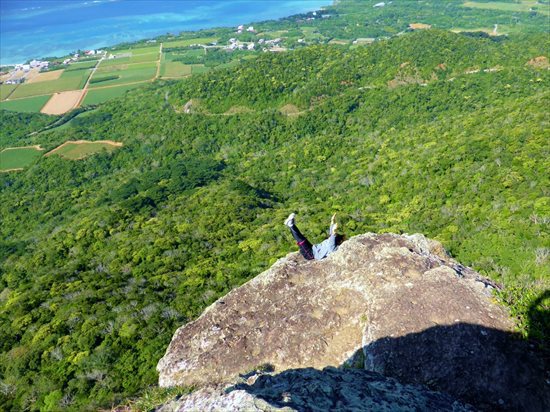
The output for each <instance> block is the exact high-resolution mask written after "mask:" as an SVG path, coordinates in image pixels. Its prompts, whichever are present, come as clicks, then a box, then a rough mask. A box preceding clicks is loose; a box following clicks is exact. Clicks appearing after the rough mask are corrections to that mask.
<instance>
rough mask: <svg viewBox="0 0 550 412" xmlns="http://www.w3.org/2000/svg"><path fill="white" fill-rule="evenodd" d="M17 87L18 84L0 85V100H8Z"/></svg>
mask: <svg viewBox="0 0 550 412" xmlns="http://www.w3.org/2000/svg"><path fill="white" fill-rule="evenodd" d="M16 87H17V84H0V100H4V99H6V98H7V97H8V96H9V95H10V94H11V92H13V91H14V90H15V88H16Z"/></svg>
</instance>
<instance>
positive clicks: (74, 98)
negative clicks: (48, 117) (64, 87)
mask: <svg viewBox="0 0 550 412" xmlns="http://www.w3.org/2000/svg"><path fill="white" fill-rule="evenodd" d="M83 92H84V90H71V91H68V92H61V93H55V94H54V95H53V96H52V97H51V98H50V100H48V102H47V103H46V104H45V105H44V107H42V110H40V112H42V113H44V114H63V113H66V112H68V111H69V110H71V109H73V108H74V107H76V105H77V103H78V102H79V101H80V97H81V96H82V93H83Z"/></svg>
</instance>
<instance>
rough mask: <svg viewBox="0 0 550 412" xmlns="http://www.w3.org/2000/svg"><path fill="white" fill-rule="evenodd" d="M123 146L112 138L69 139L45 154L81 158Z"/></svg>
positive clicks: (74, 158) (71, 158) (73, 158)
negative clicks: (93, 140)
mask: <svg viewBox="0 0 550 412" xmlns="http://www.w3.org/2000/svg"><path fill="white" fill-rule="evenodd" d="M121 146H122V143H119V142H113V141H111V140H98V141H96V142H89V141H86V140H77V141H68V142H65V143H63V144H62V145H61V146H58V147H56V148H55V149H53V150H52V151H50V152H48V153H46V154H45V156H51V155H53V154H56V155H59V156H61V157H64V158H65V159H70V160H79V159H82V158H84V157H86V156H90V155H93V154H95V153H100V152H102V151H104V150H106V151H108V152H112V151H114V150H116V149H117V148H119V147H121Z"/></svg>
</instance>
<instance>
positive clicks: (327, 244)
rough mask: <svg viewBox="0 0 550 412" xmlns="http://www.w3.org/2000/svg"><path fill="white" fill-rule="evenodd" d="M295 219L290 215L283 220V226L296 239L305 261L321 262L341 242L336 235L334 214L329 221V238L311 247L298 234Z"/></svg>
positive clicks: (293, 214) (336, 224)
mask: <svg viewBox="0 0 550 412" xmlns="http://www.w3.org/2000/svg"><path fill="white" fill-rule="evenodd" d="M295 218H296V213H291V214H290V215H289V216H288V217H287V218H286V220H285V225H286V226H288V227H289V229H290V233H292V236H294V239H296V242H297V243H298V247H299V248H300V253H301V254H302V256H303V257H304V258H306V259H307V260H313V259H316V260H321V259H323V258H326V257H327V256H328V255H329V254H330V253H332V252H334V251H335V250H336V249H337V248H338V245H339V244H340V242H341V236H338V235H337V234H336V230H337V229H338V223H336V213H335V214H334V215H332V218H331V219H330V228H329V237H328V239H325V240H324V241H323V242H321V243H319V244H317V245H312V244H311V243H310V242H309V240H307V239H306V237H305V236H304V235H302V233H301V232H300V230H299V229H298V227H297V226H296V223H295V222H294V219H295Z"/></svg>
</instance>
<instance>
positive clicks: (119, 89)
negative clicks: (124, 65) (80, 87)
mask: <svg viewBox="0 0 550 412" xmlns="http://www.w3.org/2000/svg"><path fill="white" fill-rule="evenodd" d="M140 86H141V84H128V85H123V86H116V87H107V88H104V89H96V90H89V91H88V93H87V94H86V97H85V98H84V102H83V103H82V104H83V105H87V104H99V103H103V102H106V101H107V100H111V99H114V98H116V97H120V96H123V95H124V93H126V92H127V91H128V90H131V89H135V88H136V87H140Z"/></svg>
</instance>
